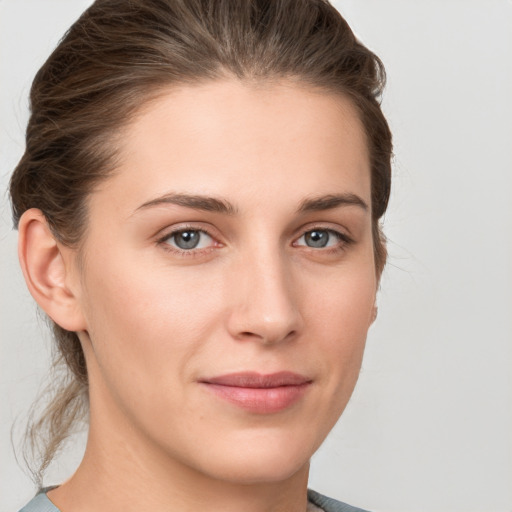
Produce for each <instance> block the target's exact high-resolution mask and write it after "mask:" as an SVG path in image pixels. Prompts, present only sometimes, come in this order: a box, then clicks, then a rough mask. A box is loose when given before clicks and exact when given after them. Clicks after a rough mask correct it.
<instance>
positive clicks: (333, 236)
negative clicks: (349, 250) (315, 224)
mask: <svg viewBox="0 0 512 512" xmlns="http://www.w3.org/2000/svg"><path fill="white" fill-rule="evenodd" d="M341 238H342V236H341V235H340V234H339V233H337V232H336V231H333V230H332V229H312V230H311V231H307V232H306V233H304V234H303V235H302V236H301V237H300V238H299V239H298V240H297V242H296V245H305V246H307V247H312V248H313V249H323V248H324V247H330V246H333V245H336V244H338V243H339V242H340V240H341Z"/></svg>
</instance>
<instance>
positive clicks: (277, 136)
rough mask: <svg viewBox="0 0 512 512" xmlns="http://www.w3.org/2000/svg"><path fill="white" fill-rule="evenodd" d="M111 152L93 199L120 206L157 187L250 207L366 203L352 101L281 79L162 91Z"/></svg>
mask: <svg viewBox="0 0 512 512" xmlns="http://www.w3.org/2000/svg"><path fill="white" fill-rule="evenodd" d="M119 155H120V163H119V166H118V172H117V173H115V174H114V176H113V177H112V178H109V179H108V180H106V182H105V183H104V184H103V186H102V187H101V189H100V191H99V193H98V194H93V196H102V197H103V198H105V197H106V196H108V199H109V200H110V201H111V202H113V203H115V204H117V206H118V208H120V209H124V208H126V209H128V210H130V209H131V210H133V209H135V208H137V207H138V206H140V204H142V203H143V202H145V201H148V200H151V198H152V196H153V197H156V196H158V195H161V194H163V193H167V192H177V193H189V192H193V193H201V194H211V195H216V196H218V195H221V196H225V195H228V196H230V199H232V200H233V201H232V202H235V203H237V202H238V201H237V199H239V200H240V202H247V201H248V200H249V202H250V200H252V201H253V202H255V201H259V203H260V205H261V203H262V202H264V199H265V198H267V199H268V202H269V204H274V203H275V200H277V201H278V203H286V202H287V201H288V200H289V201H290V204H291V202H295V203H297V202H298V201H301V200H302V199H303V198H304V196H305V195H314V194H326V193H333V192H350V193H355V194H358V195H360V196H362V197H363V199H365V200H366V201H367V202H368V203H369V202H370V171H369V160H368V152H367V144H366V137H365V134H364V130H363V127H362V124H361V122H360V120H359V117H358V114H357V111H356V109H355V107H354V106H353V105H352V103H351V102H350V101H349V100H348V99H347V98H346V97H344V96H342V95H338V94H329V93H326V92H323V91H318V90H314V89H311V88H307V87H305V86H302V85H297V84H294V83H291V82H281V83H245V82H239V81H235V80H223V81H218V82H210V83H205V84H201V85H195V86H187V87H179V88H172V89H169V90H167V91H164V93H163V94H161V95H160V96H158V98H156V99H155V100H152V101H151V102H150V103H148V104H147V105H146V106H145V107H144V108H143V109H142V110H141V112H140V113H139V115H138V116H136V118H135V119H134V120H133V121H132V122H131V123H130V124H129V125H128V126H127V127H126V128H125V130H124V133H123V137H122V143H121V147H120V151H119ZM333 189H337V190H333ZM98 199H101V197H98ZM272 200H274V203H272Z"/></svg>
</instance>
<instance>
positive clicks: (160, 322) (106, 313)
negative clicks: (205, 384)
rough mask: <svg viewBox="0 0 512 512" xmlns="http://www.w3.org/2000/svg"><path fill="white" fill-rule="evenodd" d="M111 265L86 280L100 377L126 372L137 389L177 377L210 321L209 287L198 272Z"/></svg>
mask: <svg viewBox="0 0 512 512" xmlns="http://www.w3.org/2000/svg"><path fill="white" fill-rule="evenodd" d="M112 261H115V264H113V265H112V264H109V262H108V261H103V262H102V265H101V266H98V267H97V268H90V269H88V272H87V276H86V289H87V290H88V293H87V296H86V297H85V309H86V318H87V324H88V331H89V336H90V339H91V340H92V344H93V346H94V353H95V357H96V359H97V360H98V364H99V365H100V366H103V367H105V370H106V371H105V373H110V372H113V373H114V374H115V373H116V372H119V369H123V371H127V372H130V374H131V378H136V379H137V381H138V382H139V384H140V385H141V386H143V385H145V384H144V382H145V379H144V375H146V377H147V374H148V373H150V374H151V375H153V376H154V377H155V378H158V376H159V374H164V373H165V374H167V377H166V378H169V375H171V374H172V375H174V376H176V377H178V375H179V372H180V368H182V367H183V365H184V363H186V361H187V360H188V359H190V358H191V357H192V356H193V354H194V353H195V352H196V351H197V350H198V349H199V348H200V345H201V343H202V341H203V339H204V332H206V331H208V329H209V328H210V327H211V324H212V323H213V322H214V321H215V297H214V296H213V294H210V293H207V290H208V288H209V284H210V283H208V282H205V279H204V276H201V275H197V274H198V273H197V272H196V275H194V274H193V273H192V272H188V273H187V272H180V271H179V270H175V269H174V270H172V271H171V270H169V269H163V268H158V269H155V268H149V267H148V265H147V264H146V265H144V266H143V265H136V264H133V263H132V262H125V261H123V259H122V258H121V257H119V258H112ZM120 363H122V364H120ZM171 369H172V371H169V370H171ZM146 380H147V379H146Z"/></svg>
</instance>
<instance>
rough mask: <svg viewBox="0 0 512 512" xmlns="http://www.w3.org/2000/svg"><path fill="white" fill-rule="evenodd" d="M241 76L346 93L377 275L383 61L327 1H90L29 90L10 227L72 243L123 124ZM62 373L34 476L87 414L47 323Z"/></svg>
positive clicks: (78, 361)
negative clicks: (364, 175)
mask: <svg viewBox="0 0 512 512" xmlns="http://www.w3.org/2000/svg"><path fill="white" fill-rule="evenodd" d="M222 78H236V79H239V80H242V81H249V80H250V81H253V80H256V81H258V80H281V79H286V80H290V81H295V82H297V83H300V84H303V85H305V86H310V87H312V88H317V89H322V90H325V91H327V92H330V93H335V94H340V95H344V96H345V97H348V98H349V99H350V100H351V101H352V103H353V104H354V106H355V107H356V109H357V112H358V114H359V116H360V119H361V122H362V124H363V126H364V129H365V133H366V138H367V144H368V149H369V157H370V165H371V203H372V204H371V207H372V221H373V240H374V253H375V262H376V272H377V275H378V276H380V274H381V271H382V269H383V267H384V264H385V260H386V249H385V240H384V237H383V235H382V232H381V230H380V227H379V219H380V218H381V217H382V215H383V214H384V212H385V210H386V207H387V203H388V198H389V193H390V183H391V154H392V145H391V133H390V131H389V128H388V124H387V122H386V120H385V118H384V116H383V114H382V111H381V108H380V102H379V99H380V95H381V93H382V88H383V86H384V80H385V74H384V68H383V65H382V63H381V61H380V60H379V59H378V57H376V56H375V55H374V54H373V53H372V52H371V51H370V50H368V49H367V48H366V47H365V46H363V45H362V44H361V43H359V42H358V41H357V40H356V38H355V36H354V34H353V33H352V31H351V29H350V28H349V26H348V25H347V23H346V21H345V20H344V19H343V18H342V17H341V15H340V14H339V13H338V11H336V9H335V8H334V7H332V6H331V5H330V4H329V3H328V2H327V1H326V0H97V1H96V2H95V3H94V4H93V5H92V6H91V7H90V8H89V9H87V10H86V11H85V12H84V14H83V15H82V16H81V17H80V18H79V19H78V20H77V21H76V23H75V24H74V25H73V26H72V27H71V28H70V29H69V31H68V32H67V33H66V34H65V36H64V37H63V39H62V40H61V42H60V44H59V45H58V46H57V48H56V49H55V51H54V52H53V53H52V55H51V56H50V57H49V59H48V60H47V61H46V63H45V64H44V65H43V67H42V68H41V69H40V70H39V72H38V73H37V75H36V77H35V79H34V82H33V84H32V89H31V92H30V108H31V116H30V120H29V123H28V128H27V133H26V150H25V153H24V155H23V157H22V158H21V160H20V162H19V164H18V166H17V167H16V169H15V171H14V174H13V176H12V179H11V184H10V194H11V199H12V210H13V218H14V224H15V226H16V227H17V225H18V222H19V219H20V217H21V215H22V214H23V212H24V211H26V210H27V209H29V208H39V209H40V210H41V211H42V212H43V214H44V216H45V218H46V220H47V222H48V224H49V226H50V228H51V230H52V232H53V234H54V236H55V237H56V238H57V239H58V240H59V241H60V242H61V243H63V244H65V245H68V246H70V247H77V248H78V247H79V246H80V242H81V240H82V239H83V237H84V233H85V229H86V227H87V201H86V200H87V197H88V195H89V194H90V193H91V192H92V190H93V189H94V187H95V186H96V185H97V184H98V183H99V182H100V181H102V180H105V179H107V178H108V177H109V176H110V175H111V174H112V173H113V172H114V171H115V168H116V146H117V144H116V141H117V140H118V138H119V136H120V132H121V128H122V127H124V126H126V124H127V123H128V122H129V121H130V120H132V119H133V117H134V116H135V115H136V114H137V112H138V111H140V109H141V107H142V106H143V105H145V104H146V103H147V102H148V101H150V100H151V99H153V98H156V97H158V95H159V94H160V93H161V92H163V90H165V89H168V88H169V87H172V86H175V85H187V84H188V85H193V84H197V83H200V82H204V81H209V80H215V79H222ZM53 331H54V335H55V340H56V347H57V351H56V362H55V364H56V365H57V364H59V363H62V364H63V366H62V367H63V368H64V369H65V370H66V374H65V376H64V378H63V379H62V383H61V385H60V386H59V387H58V388H57V391H56V392H55V393H54V396H53V398H52V400H51V401H50V402H49V405H48V407H47V409H46V411H45V413H44V414H43V416H42V417H41V419H40V420H38V421H36V422H33V423H32V426H31V427H29V438H30V439H32V440H35V439H43V440H44V442H43V446H42V450H41V453H40V460H39V461H38V469H37V471H35V475H36V478H37V479H38V480H39V483H40V481H41V477H42V474H43V472H44V470H45V468H46V467H47V465H48V464H49V462H50V461H51V460H52V458H53V457H54V455H55V453H56V451H57V449H58V448H59V446H60V445H61V443H62V441H63V440H64V439H65V438H66V436H67V435H68V433H69V431H70V429H71V427H72V426H73V424H74V423H75V422H76V421H77V420H79V419H80V418H83V417H84V415H86V413H87V408H88V407H87V389H88V381H87V369H86V364H85V358H84V354H83V351H82V348H81V345H80V342H79V339H78V336H77V334H76V333H74V332H69V331H66V330H64V329H63V328H61V327H60V326H58V325H57V324H53Z"/></svg>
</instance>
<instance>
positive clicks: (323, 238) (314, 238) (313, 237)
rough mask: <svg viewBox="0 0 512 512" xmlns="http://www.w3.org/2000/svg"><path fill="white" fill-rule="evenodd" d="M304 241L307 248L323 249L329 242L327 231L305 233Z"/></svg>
mask: <svg viewBox="0 0 512 512" xmlns="http://www.w3.org/2000/svg"><path fill="white" fill-rule="evenodd" d="M305 240H306V243H307V245H309V247H325V246H326V245H327V242H328V241H329V234H328V233H327V231H310V232H309V233H306V235H305Z"/></svg>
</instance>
